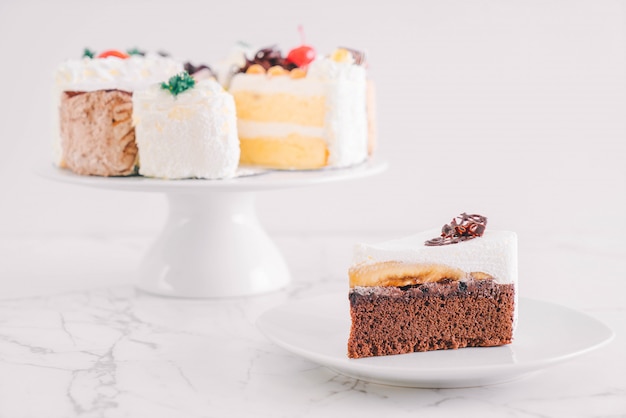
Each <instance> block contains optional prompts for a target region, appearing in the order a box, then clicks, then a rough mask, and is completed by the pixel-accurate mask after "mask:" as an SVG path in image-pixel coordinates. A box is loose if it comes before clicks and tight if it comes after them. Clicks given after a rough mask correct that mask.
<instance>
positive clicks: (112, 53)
mask: <svg viewBox="0 0 626 418" xmlns="http://www.w3.org/2000/svg"><path fill="white" fill-rule="evenodd" d="M107 57H118V58H121V59H126V58H128V57H130V55H128V54H127V53H125V52H121V51H118V50H117V49H109V50H108V51H104V52H101V53H100V54H98V58H107Z"/></svg>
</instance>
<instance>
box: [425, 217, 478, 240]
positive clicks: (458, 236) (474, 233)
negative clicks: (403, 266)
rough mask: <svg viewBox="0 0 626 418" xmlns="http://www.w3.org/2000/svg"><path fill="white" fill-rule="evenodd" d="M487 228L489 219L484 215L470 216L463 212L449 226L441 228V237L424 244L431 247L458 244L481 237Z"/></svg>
mask: <svg viewBox="0 0 626 418" xmlns="http://www.w3.org/2000/svg"><path fill="white" fill-rule="evenodd" d="M486 227H487V217H485V216H482V215H476V214H473V215H468V214H467V213H465V212H463V213H462V214H460V215H459V216H457V217H456V218H454V219H452V221H451V222H450V223H449V224H445V225H444V226H443V227H442V228H441V236H439V237H437V238H433V239H429V240H428V241H426V242H425V243H424V245H427V246H429V247H432V246H438V245H448V244H457V243H459V242H463V241H467V240H470V239H473V238H477V237H481V236H482V235H483V234H484V232H485V228H486Z"/></svg>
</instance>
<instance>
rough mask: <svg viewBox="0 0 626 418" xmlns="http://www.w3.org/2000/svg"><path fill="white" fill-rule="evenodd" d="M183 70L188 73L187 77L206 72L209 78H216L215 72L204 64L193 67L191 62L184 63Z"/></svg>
mask: <svg viewBox="0 0 626 418" xmlns="http://www.w3.org/2000/svg"><path fill="white" fill-rule="evenodd" d="M183 68H184V69H185V71H187V72H188V73H189V75H194V74H195V73H197V72H198V71H201V70H208V71H209V73H210V74H211V76H213V77H214V78H217V76H216V75H215V72H214V71H213V70H212V69H211V67H209V66H208V65H204V64H200V65H194V64H192V63H191V62H186V63H185V64H184V66H183Z"/></svg>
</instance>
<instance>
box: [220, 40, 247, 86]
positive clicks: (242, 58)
mask: <svg viewBox="0 0 626 418" xmlns="http://www.w3.org/2000/svg"><path fill="white" fill-rule="evenodd" d="M256 51H257V49H256V48H252V47H251V46H250V45H248V44H246V43H244V42H238V43H237V44H235V45H234V46H233V47H232V48H231V50H230V52H229V53H228V55H227V56H226V57H225V58H224V59H222V60H220V61H219V62H218V63H217V65H216V66H215V68H216V69H215V71H216V73H217V81H219V82H220V83H221V84H222V85H223V86H224V87H229V85H230V82H231V79H232V77H233V75H234V72H236V71H238V70H239V69H240V68H242V67H243V66H244V65H245V64H246V58H249V59H252V58H253V57H254V54H255V52H256Z"/></svg>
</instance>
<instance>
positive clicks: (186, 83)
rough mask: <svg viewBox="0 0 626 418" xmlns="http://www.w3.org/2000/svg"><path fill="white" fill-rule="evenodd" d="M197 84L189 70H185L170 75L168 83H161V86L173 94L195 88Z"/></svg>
mask: <svg viewBox="0 0 626 418" xmlns="http://www.w3.org/2000/svg"><path fill="white" fill-rule="evenodd" d="M195 85H196V80H195V79H194V78H193V77H192V76H190V75H189V73H188V72H187V71H183V72H182V73H180V74H176V75H175V76H172V77H170V79H169V80H168V82H167V83H165V82H163V83H161V88H162V89H163V90H167V91H169V92H170V93H172V96H177V95H178V94H180V93H182V92H184V91H186V90H189V89H190V88H193V86H195Z"/></svg>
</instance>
